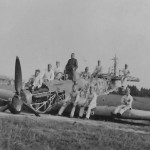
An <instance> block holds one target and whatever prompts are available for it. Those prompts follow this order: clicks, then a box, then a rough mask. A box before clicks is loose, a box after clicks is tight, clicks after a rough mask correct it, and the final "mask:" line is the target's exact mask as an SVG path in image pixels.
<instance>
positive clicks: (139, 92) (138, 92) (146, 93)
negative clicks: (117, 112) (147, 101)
mask: <svg viewBox="0 0 150 150" xmlns="http://www.w3.org/2000/svg"><path fill="white" fill-rule="evenodd" d="M128 87H129V88H130V90H131V95H132V96H139V97H150V89H147V88H143V87H142V88H141V89H138V88H137V87H136V86H135V85H132V86H131V85H128Z"/></svg>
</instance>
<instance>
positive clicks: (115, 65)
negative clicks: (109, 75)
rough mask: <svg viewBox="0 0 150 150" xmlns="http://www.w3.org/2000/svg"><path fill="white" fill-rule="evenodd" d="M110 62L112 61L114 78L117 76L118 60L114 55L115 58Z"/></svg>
mask: <svg viewBox="0 0 150 150" xmlns="http://www.w3.org/2000/svg"><path fill="white" fill-rule="evenodd" d="M112 60H113V61H114V66H113V67H114V76H116V75H117V65H118V62H117V60H118V58H117V57H116V55H115V57H114V58H112Z"/></svg>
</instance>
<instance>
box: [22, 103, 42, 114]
mask: <svg viewBox="0 0 150 150" xmlns="http://www.w3.org/2000/svg"><path fill="white" fill-rule="evenodd" d="M23 104H24V106H25V107H26V108H27V109H28V110H29V111H30V112H31V113H33V114H35V115H36V116H37V117H40V114H39V113H37V112H36V111H35V110H33V109H32V108H31V107H30V106H29V105H28V104H26V103H25V102H23Z"/></svg>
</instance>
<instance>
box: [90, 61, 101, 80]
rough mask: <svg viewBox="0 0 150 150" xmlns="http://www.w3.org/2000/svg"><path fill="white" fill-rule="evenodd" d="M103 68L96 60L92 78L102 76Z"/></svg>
mask: <svg viewBox="0 0 150 150" xmlns="http://www.w3.org/2000/svg"><path fill="white" fill-rule="evenodd" d="M102 71H103V68H102V66H101V61H100V60H98V62H97V66H96V67H95V70H94V72H93V74H92V76H93V77H99V76H100V75H101V74H102Z"/></svg>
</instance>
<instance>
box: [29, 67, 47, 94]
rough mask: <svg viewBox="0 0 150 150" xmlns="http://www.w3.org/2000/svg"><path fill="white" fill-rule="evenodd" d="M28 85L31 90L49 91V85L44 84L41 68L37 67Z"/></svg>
mask: <svg viewBox="0 0 150 150" xmlns="http://www.w3.org/2000/svg"><path fill="white" fill-rule="evenodd" d="M27 84H28V87H29V90H30V91H31V92H33V91H36V92H42V91H45V92H46V91H48V90H49V89H48V87H47V86H46V85H45V84H43V78H42V76H41V74H40V70H39V69H37V70H35V75H33V76H32V77H31V78H30V79H29V81H28V83H27Z"/></svg>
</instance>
